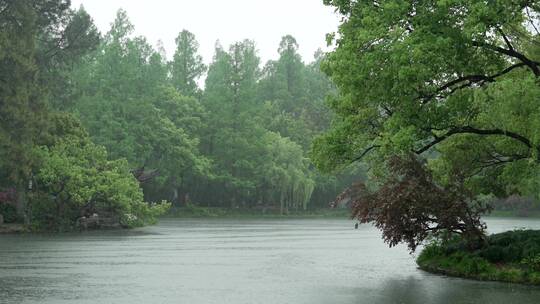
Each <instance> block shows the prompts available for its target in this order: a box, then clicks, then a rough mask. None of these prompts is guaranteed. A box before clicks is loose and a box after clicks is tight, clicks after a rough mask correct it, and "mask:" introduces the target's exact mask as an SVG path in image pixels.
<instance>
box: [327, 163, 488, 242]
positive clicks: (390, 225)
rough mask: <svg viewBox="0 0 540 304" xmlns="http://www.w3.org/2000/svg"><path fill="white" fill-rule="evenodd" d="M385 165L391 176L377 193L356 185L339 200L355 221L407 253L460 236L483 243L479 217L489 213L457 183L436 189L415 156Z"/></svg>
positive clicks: (482, 228) (482, 229)
mask: <svg viewBox="0 0 540 304" xmlns="http://www.w3.org/2000/svg"><path fill="white" fill-rule="evenodd" d="M388 164H389V168H390V170H391V172H392V173H393V175H392V177H390V178H389V179H388V180H387V181H386V182H385V183H384V184H383V185H382V186H381V187H380V188H379V189H378V190H377V191H374V192H372V191H369V189H368V188H367V187H366V185H365V184H364V183H356V184H354V185H353V186H352V187H350V188H349V189H347V190H345V191H344V192H343V193H342V194H341V195H340V196H339V197H338V198H337V201H340V200H343V199H345V198H350V199H351V200H352V212H353V217H354V218H357V219H358V220H359V221H360V222H361V223H373V224H374V225H375V226H376V227H377V228H379V229H381V230H382V233H383V239H384V241H385V242H386V243H388V244H389V245H390V246H391V247H392V246H395V245H397V244H399V243H402V242H403V243H406V244H407V246H408V248H409V249H410V250H411V251H415V250H416V247H417V246H418V245H420V244H421V243H422V242H423V241H424V240H425V239H426V238H428V237H429V236H430V235H437V234H441V233H450V234H460V235H462V236H463V238H464V239H466V240H468V241H470V244H471V245H473V244H475V243H478V241H481V240H483V238H484V230H485V228H486V227H485V224H484V223H483V222H482V221H481V219H480V216H481V215H482V214H483V213H485V212H488V211H489V207H488V206H484V205H481V204H479V203H476V202H473V201H472V200H471V199H470V196H469V195H468V194H467V192H466V191H465V190H464V189H463V187H462V183H461V182H459V181H456V182H455V183H453V184H452V185H451V186H449V187H446V188H443V187H440V186H439V185H437V184H436V183H435V182H434V181H433V178H432V176H431V174H430V173H429V171H428V170H427V168H426V167H425V166H424V164H423V163H421V162H420V161H418V160H417V159H416V158H415V157H414V156H408V157H393V158H391V159H390V160H389V163H388Z"/></svg>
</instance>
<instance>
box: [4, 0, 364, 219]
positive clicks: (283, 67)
mask: <svg viewBox="0 0 540 304" xmlns="http://www.w3.org/2000/svg"><path fill="white" fill-rule="evenodd" d="M0 14H1V18H0V20H1V23H2V24H1V26H2V29H3V30H2V32H1V34H0V35H1V36H0V64H1V66H2V73H1V75H0V77H1V78H0V86H1V87H0V95H1V96H0V100H1V102H2V106H1V109H0V111H1V116H2V117H4V118H7V119H2V121H1V122H0V123H1V125H0V138H1V141H0V144H1V146H0V191H3V192H2V197H3V199H2V200H3V201H6V202H7V201H12V204H11V205H6V204H4V205H3V206H4V207H3V208H8V206H15V207H16V208H18V214H19V217H23V218H24V219H25V220H26V222H27V223H33V224H35V225H36V226H39V227H49V228H53V227H69V226H70V225H73V223H74V221H75V220H76V219H77V218H79V217H81V216H89V215H91V214H94V213H99V214H103V213H107V214H109V213H112V214H116V215H120V216H121V217H122V218H124V219H123V220H124V221H127V222H129V223H130V224H129V225H139V224H142V223H143V222H145V221H147V220H149V221H151V220H152V218H153V217H154V215H155V214H158V213H160V212H163V209H165V208H166V207H167V206H168V205H167V203H165V201H167V202H170V203H171V204H172V205H173V206H185V205H186V204H194V205H201V206H213V207H224V208H241V209H257V210H262V209H265V210H267V209H268V210H273V211H274V212H276V213H277V212H279V213H282V214H283V213H287V212H289V211H291V210H306V209H307V208H308V207H309V208H318V207H326V206H327V205H328V202H329V201H331V200H332V199H333V198H334V197H335V196H336V194H337V193H338V192H339V191H340V190H341V189H343V188H344V187H345V185H347V184H350V181H351V180H352V179H353V178H356V177H358V176H360V175H361V169H360V167H359V166H353V167H352V168H350V169H349V170H347V171H345V172H344V173H342V174H340V175H339V176H332V175H323V174H321V173H318V172H317V171H316V169H315V167H314V165H313V164H312V162H311V160H310V158H309V151H310V147H311V143H312V141H313V139H314V138H315V137H316V136H317V135H319V134H321V133H322V132H324V131H325V130H326V129H327V128H328V126H329V125H330V122H331V120H332V114H331V112H330V111H329V110H328V109H327V107H326V105H325V100H326V97H327V96H333V95H336V88H335V87H334V86H333V85H332V83H331V82H330V80H329V79H328V77H327V76H326V75H325V74H323V73H322V72H321V70H320V65H321V62H322V60H323V58H324V56H325V55H324V54H323V53H322V52H317V53H316V54H315V55H314V58H313V60H312V61H311V62H309V63H306V61H305V60H304V59H303V58H301V57H300V55H299V54H298V48H299V45H298V44H297V42H296V40H295V38H294V37H292V36H290V35H286V36H283V39H282V41H281V43H280V44H279V45H276V50H277V52H278V55H279V57H278V59H277V60H272V61H269V62H267V63H265V64H263V63H261V59H260V58H259V57H258V55H257V47H256V42H255V41H252V40H247V39H246V40H243V41H239V42H236V43H233V44H232V45H230V46H222V45H221V44H220V43H219V41H218V42H216V44H215V54H214V57H213V60H212V62H211V64H210V65H209V66H206V65H205V64H204V63H203V60H202V58H201V56H200V55H199V54H198V42H197V39H196V37H195V36H194V34H192V33H191V32H189V31H187V30H183V31H181V32H180V33H178V36H177V38H176V40H175V42H176V50H175V52H174V54H172V55H171V56H170V58H168V57H167V56H166V54H165V51H164V50H163V47H161V46H160V45H158V46H157V47H154V46H152V45H151V44H150V43H149V42H148V41H147V39H146V38H145V37H141V36H136V35H134V30H135V29H134V26H133V24H131V23H130V21H129V18H128V16H127V14H126V12H125V11H123V10H119V11H118V13H117V16H116V19H115V20H114V22H112V23H111V27H110V30H109V31H108V32H106V33H103V34H102V33H99V32H98V30H97V28H96V26H95V25H94V23H93V21H92V18H91V16H89V14H88V13H87V12H86V11H85V10H84V8H83V7H81V8H79V9H76V10H74V9H72V8H70V3H69V1H62V0H58V1H16V2H10V1H8V2H2V5H1V6H0ZM161 201H164V203H163V204H153V203H146V202H161ZM4 213H10V214H11V216H9V217H10V219H11V220H14V218H15V217H16V216H15V215H14V213H15V212H9V210H7V211H4ZM128 215H129V216H128ZM6 217H7V216H6ZM145 218H147V220H146V219H145ZM129 219H137V220H136V221H135V222H134V223H131V220H129Z"/></svg>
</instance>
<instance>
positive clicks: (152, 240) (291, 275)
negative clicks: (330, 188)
mask: <svg viewBox="0 0 540 304" xmlns="http://www.w3.org/2000/svg"><path fill="white" fill-rule="evenodd" d="M353 224H354V222H352V221H349V220H345V219H335V220H328V219H306V220H183V219H179V220H163V221H161V223H160V224H159V225H157V226H153V227H146V228H142V229H137V230H133V231H110V232H91V233H81V234H62V235H20V236H16V235H4V236H0V303H10V304H11V303H47V304H48V303H75V304H77V303H103V304H104V303H111V304H124V303H126V304H127V303H129V304H131V303H145V304H146V303H186V304H198V303H201V304H206V303H219V304H243V303H249V304H255V303H261V304H279V303H290V304H303V303H306V304H341V303H343V304H353V303H355V304H360V303H366V304H372V303H373V304H393V303H404V304H408V303H430V304H442V303H448V304H460V303H491V304H498V303H501V304H502V303H504V304H509V303H516V304H528V303H535V304H538V303H540V287H533V286H521V285H515V284H505V283H489V282H476V281H471V280H463V279H458V278H449V277H443V276H438V275H432V274H429V273H426V272H423V271H421V270H418V269H417V268H416V264H415V261H414V260H415V256H414V255H410V254H409V253H408V252H407V250H406V248H405V247H403V246H400V247H396V248H392V249H389V248H388V247H387V246H386V245H385V244H384V243H383V242H382V241H381V239H380V232H379V231H377V230H376V229H374V228H373V227H371V226H368V225H366V226H360V228H359V229H358V230H354V229H353ZM488 227H489V229H490V232H500V231H504V230H509V229H517V228H534V229H540V221H539V220H518V219H489V220H488Z"/></svg>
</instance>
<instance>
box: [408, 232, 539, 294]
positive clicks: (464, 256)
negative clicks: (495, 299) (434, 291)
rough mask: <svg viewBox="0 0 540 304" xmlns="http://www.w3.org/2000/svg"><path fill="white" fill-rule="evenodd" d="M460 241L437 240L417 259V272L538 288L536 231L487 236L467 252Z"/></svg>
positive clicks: (454, 239)
mask: <svg viewBox="0 0 540 304" xmlns="http://www.w3.org/2000/svg"><path fill="white" fill-rule="evenodd" d="M467 246H468V244H466V243H464V242H463V240H461V239H460V238H452V239H450V240H447V241H441V240H437V241H434V242H433V243H431V244H429V245H427V246H426V248H424V250H422V253H421V254H420V255H419V256H418V259H417V263H418V265H419V266H420V268H421V269H424V270H427V271H430V272H435V273H441V274H445V275H449V276H459V277H467V278H472V279H478V280H489V281H504V282H512V283H527V284H535V285H540V231H534V230H517V231H508V232H503V233H498V234H493V235H490V236H488V237H487V238H486V240H485V243H484V244H482V246H480V247H479V248H476V249H474V250H470V249H469V248H468V247H467Z"/></svg>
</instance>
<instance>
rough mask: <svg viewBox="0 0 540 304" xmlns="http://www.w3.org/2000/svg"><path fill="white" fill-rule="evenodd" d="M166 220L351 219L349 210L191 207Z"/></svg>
mask: <svg viewBox="0 0 540 304" xmlns="http://www.w3.org/2000/svg"><path fill="white" fill-rule="evenodd" d="M164 217H166V218H330V217H341V218H347V217H350V211H349V210H348V209H317V210H308V211H303V210H301V211H290V212H289V214H284V215H281V214H279V213H276V212H267V213H262V211H260V210H245V209H227V208H216V207H199V206H195V205H190V206H187V207H182V208H171V209H170V210H169V212H168V213H167V214H166V215H165V216H164Z"/></svg>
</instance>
